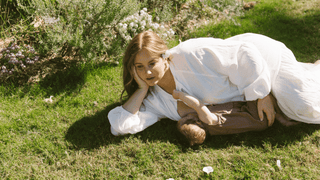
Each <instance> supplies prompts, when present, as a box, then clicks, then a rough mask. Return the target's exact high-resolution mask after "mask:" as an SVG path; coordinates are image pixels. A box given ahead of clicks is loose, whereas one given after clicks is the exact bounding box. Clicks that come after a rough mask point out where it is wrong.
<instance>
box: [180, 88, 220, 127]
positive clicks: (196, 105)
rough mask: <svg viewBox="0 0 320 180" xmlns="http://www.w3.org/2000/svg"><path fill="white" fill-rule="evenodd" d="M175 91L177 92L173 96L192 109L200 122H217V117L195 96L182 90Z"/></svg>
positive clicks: (211, 123)
mask: <svg viewBox="0 0 320 180" xmlns="http://www.w3.org/2000/svg"><path fill="white" fill-rule="evenodd" d="M175 93H178V94H174V98H177V99H180V100H182V101H183V102H184V103H186V104H187V105H188V106H189V107H190V108H192V109H194V110H195V111H196V112H197V114H198V116H199V119H200V120H201V121H202V122H204V123H206V124H209V125H214V124H217V122H218V117H217V116H216V115H215V114H213V113H211V112H210V110H209V109H208V107H207V106H206V105H205V104H203V103H202V102H201V101H199V100H198V99H197V98H195V97H193V96H190V95H188V94H186V93H183V92H177V91H176V92H175Z"/></svg>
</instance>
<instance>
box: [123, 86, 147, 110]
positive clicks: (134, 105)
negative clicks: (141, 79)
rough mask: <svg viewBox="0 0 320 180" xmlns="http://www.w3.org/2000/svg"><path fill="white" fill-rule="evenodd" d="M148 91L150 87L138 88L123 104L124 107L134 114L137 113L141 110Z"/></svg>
mask: <svg viewBox="0 0 320 180" xmlns="http://www.w3.org/2000/svg"><path fill="white" fill-rule="evenodd" d="M147 92H148V89H137V90H136V91H135V92H134V93H133V94H132V96H131V97H130V98H129V100H128V101H127V102H126V103H124V104H123V105H122V107H123V108H124V109H125V110H127V111H129V112H131V113H132V114H136V113H137V112H138V111H139V109H140V106H141V104H142V101H143V99H144V98H145V96H146V94H147Z"/></svg>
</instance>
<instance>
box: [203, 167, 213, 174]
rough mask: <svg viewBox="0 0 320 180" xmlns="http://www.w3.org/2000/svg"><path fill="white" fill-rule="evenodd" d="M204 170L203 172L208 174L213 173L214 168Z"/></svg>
mask: <svg viewBox="0 0 320 180" xmlns="http://www.w3.org/2000/svg"><path fill="white" fill-rule="evenodd" d="M202 170H203V171H204V172H206V173H207V174H209V173H212V172H213V168H212V167H211V166H207V167H204V168H203V169H202Z"/></svg>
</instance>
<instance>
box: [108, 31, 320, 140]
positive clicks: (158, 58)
mask: <svg viewBox="0 0 320 180" xmlns="http://www.w3.org/2000/svg"><path fill="white" fill-rule="evenodd" d="M319 77H320V65H316V64H307V63H300V62H298V61H296V59H295V57H294V55H293V53H292V52H291V51H290V50H289V49H288V48H287V47H286V46H285V45H284V44H283V43H281V42H279V41H276V40H273V39H271V38H268V37H266V36H263V35H258V34H252V33H248V34H242V35H237V36H234V37H231V38H228V39H226V40H222V39H216V38H197V39H190V40H187V41H185V42H183V43H180V44H179V45H178V46H176V47H174V48H172V49H170V50H168V49H167V46H166V45H165V43H164V42H163V41H162V40H161V39H160V38H159V37H158V36H157V35H156V34H155V33H153V32H151V31H146V32H142V33H140V34H138V35H136V36H135V37H134V38H133V39H132V41H131V42H130V43H129V45H128V47H127V50H126V53H125V57H124V60H123V84H124V89H125V91H126V92H127V94H128V96H129V99H128V100H127V102H125V103H124V104H123V105H122V106H119V107H116V108H114V109H113V110H111V111H110V112H109V114H108V118H109V121H110V124H111V131H112V134H114V135H121V134H127V133H131V134H134V133H137V132H140V131H142V130H144V129H145V128H147V127H148V126H150V125H152V124H154V123H156V122H157V121H158V120H160V119H161V118H169V119H172V120H176V121H178V120H179V119H181V117H183V116H184V115H185V114H183V113H184V112H185V109H184V108H185V106H184V103H183V102H182V101H179V100H176V99H175V98H174V97H173V96H172V95H173V93H174V90H176V91H179V92H184V93H187V94H188V95H190V96H192V97H195V98H196V99H198V100H199V101H200V102H201V103H202V104H204V105H209V104H222V103H226V102H234V101H256V104H257V105H256V106H257V110H258V115H259V119H261V120H263V119H264V115H263V114H264V113H265V114H266V117H267V120H268V126H271V125H272V124H273V122H274V119H275V116H276V113H275V108H274V105H273V103H272V97H271V95H270V93H271V94H272V95H273V96H274V97H275V98H276V99H277V105H278V106H279V108H280V109H281V110H282V111H283V113H284V114H285V115H286V116H288V117H289V118H290V119H293V120H296V121H300V122H305V123H313V124H320V78H319ZM197 108H200V109H197ZM194 110H195V111H196V112H197V113H198V116H199V119H200V120H201V121H202V122H204V123H206V124H211V125H214V124H221V123H223V122H222V121H219V120H218V119H217V118H216V116H215V115H214V114H212V113H211V114H212V115H210V116H208V115H204V114H201V113H200V114H199V112H209V109H208V108H207V106H197V107H195V109H194ZM207 114H208V113H207Z"/></svg>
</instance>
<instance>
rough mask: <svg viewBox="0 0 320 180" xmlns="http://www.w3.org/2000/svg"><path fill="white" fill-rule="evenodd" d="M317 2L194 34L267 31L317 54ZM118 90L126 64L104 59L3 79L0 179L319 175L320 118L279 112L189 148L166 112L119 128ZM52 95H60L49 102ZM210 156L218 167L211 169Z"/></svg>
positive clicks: (268, 10) (265, 4)
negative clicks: (288, 118)
mask: <svg viewBox="0 0 320 180" xmlns="http://www.w3.org/2000/svg"><path fill="white" fill-rule="evenodd" d="M316 7H319V2H317V1H315V0H307V1H304V3H303V2H302V1H296V2H295V1H292V0H279V2H278V1H267V0H264V1H261V2H260V3H259V4H258V5H257V6H256V7H255V8H254V9H251V10H250V11H249V12H247V13H246V14H245V16H243V17H241V18H239V19H237V21H238V22H239V23H240V24H241V26H235V25H233V24H232V23H230V22H228V21H224V22H222V23H220V24H215V25H213V24H212V25H207V26H205V27H202V28H199V29H198V30H197V31H196V32H191V33H190V37H199V36H214V37H220V38H226V37H230V36H232V35H235V34H239V33H244V32H255V33H261V34H265V35H268V36H270V37H272V38H274V39H277V40H280V41H282V42H284V43H285V44H286V45H287V46H288V47H289V48H291V49H292V50H293V52H294V53H295V54H296V56H297V57H298V59H299V60H301V61H308V62H313V61H314V60H316V59H320V51H319V49H320V48H319V45H320V44H319V43H318V42H319V40H320V32H319V31H320V20H319V18H320V11H319V10H317V9H316ZM177 43H178V41H177V40H175V41H174V42H171V43H170V46H173V45H175V44H177ZM121 91H122V83H121V67H120V66H111V65H108V64H99V65H94V66H92V67H89V66H86V67H75V68H72V69H71V70H69V71H67V72H60V73H57V74H52V75H50V76H47V77H45V78H44V79H42V80H41V81H40V82H39V83H37V84H33V85H25V86H21V87H15V86H4V85H3V86H0V177H1V179H104V178H106V179H168V178H174V179H294V178H296V179H319V178H320V175H319V174H320V168H319V164H320V156H319V154H320V130H319V129H320V126H319V125H307V124H301V125H299V126H296V127H290V128H285V127H282V126H281V125H280V124H278V123H277V122H276V123H275V124H274V126H272V127H271V128H268V129H267V130H265V131H262V132H249V133H243V134H236V135H227V136H212V137H209V138H208V139H207V140H206V142H205V143H204V144H203V145H201V146H196V147H193V148H190V147H188V146H187V144H186V143H185V142H184V141H183V140H182V138H181V136H180V135H179V133H178V132H177V130H176V127H175V126H176V122H174V121H171V120H167V119H165V120H161V121H160V122H158V123H156V124H155V125H153V126H151V127H149V128H147V129H146V130H145V131H143V132H140V133H137V134H135V135H125V136H119V137H115V136H113V135H112V134H111V133H110V124H109V122H108V119H107V113H108V112H109V111H110V109H112V108H114V107H116V106H117V105H119V104H120V103H119V97H120V94H121ZM50 95H53V96H54V98H53V100H54V102H53V103H52V104H48V103H45V102H44V101H43V100H44V99H45V98H48V97H49V96H50ZM277 160H281V166H282V169H281V170H280V169H279V168H278V167H277V166H276V161H277ZM205 166H212V167H213V169H214V172H213V173H210V174H208V175H207V174H205V173H204V172H203V171H202V168H203V167H205Z"/></svg>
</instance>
